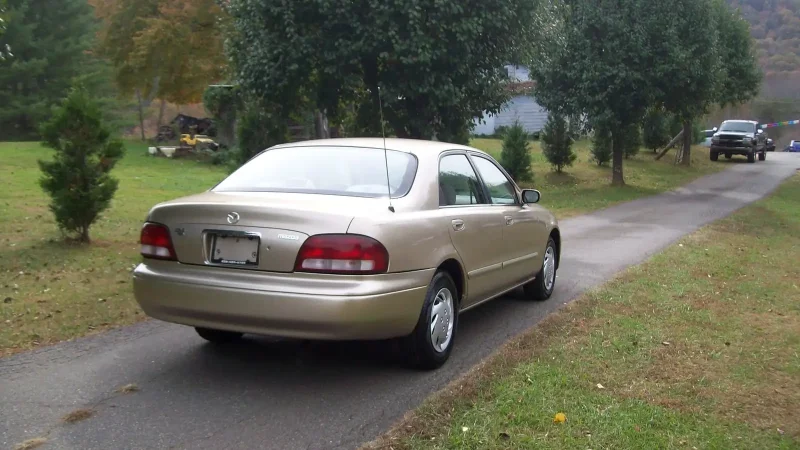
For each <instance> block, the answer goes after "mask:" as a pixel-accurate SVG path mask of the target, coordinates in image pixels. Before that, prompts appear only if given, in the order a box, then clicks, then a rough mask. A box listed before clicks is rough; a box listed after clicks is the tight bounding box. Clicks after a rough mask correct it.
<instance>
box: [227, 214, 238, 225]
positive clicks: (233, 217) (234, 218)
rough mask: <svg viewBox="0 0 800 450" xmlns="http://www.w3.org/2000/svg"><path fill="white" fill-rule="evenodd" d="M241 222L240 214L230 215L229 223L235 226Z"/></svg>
mask: <svg viewBox="0 0 800 450" xmlns="http://www.w3.org/2000/svg"><path fill="white" fill-rule="evenodd" d="M237 222H239V213H237V212H229V213H228V223H229V224H231V225H233V224H235V223H237Z"/></svg>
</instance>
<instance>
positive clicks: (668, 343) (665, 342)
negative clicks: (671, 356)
mask: <svg viewBox="0 0 800 450" xmlns="http://www.w3.org/2000/svg"><path fill="white" fill-rule="evenodd" d="M662 344H663V345H672V344H671V343H670V342H669V341H664V342H662Z"/></svg>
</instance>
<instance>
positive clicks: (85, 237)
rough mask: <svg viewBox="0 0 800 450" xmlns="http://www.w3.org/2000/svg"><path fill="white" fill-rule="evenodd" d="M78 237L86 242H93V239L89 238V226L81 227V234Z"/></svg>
mask: <svg viewBox="0 0 800 450" xmlns="http://www.w3.org/2000/svg"><path fill="white" fill-rule="evenodd" d="M78 239H79V240H80V241H81V242H83V243H85V244H88V243H89V242H91V239H89V227H82V228H81V236H80V238H78Z"/></svg>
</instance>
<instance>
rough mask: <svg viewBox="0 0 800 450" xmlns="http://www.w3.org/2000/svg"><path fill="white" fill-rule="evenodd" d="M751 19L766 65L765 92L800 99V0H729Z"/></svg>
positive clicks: (759, 52) (762, 62) (774, 95)
mask: <svg viewBox="0 0 800 450" xmlns="http://www.w3.org/2000/svg"><path fill="white" fill-rule="evenodd" d="M728 3H730V5H731V6H733V7H734V8H739V9H740V10H741V11H742V15H743V16H744V18H745V19H747V20H748V21H749V22H750V26H751V33H752V35H753V37H754V38H755V39H756V42H757V48H758V56H759V59H760V61H761V66H762V67H763V68H764V74H765V79H764V86H763V89H762V94H763V95H765V96H767V97H784V98H785V97H789V98H800V0H728Z"/></svg>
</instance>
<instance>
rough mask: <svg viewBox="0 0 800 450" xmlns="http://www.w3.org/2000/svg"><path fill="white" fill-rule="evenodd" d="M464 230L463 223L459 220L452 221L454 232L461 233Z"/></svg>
mask: <svg viewBox="0 0 800 450" xmlns="http://www.w3.org/2000/svg"><path fill="white" fill-rule="evenodd" d="M464 228H465V226H464V221H463V220H461V219H455V220H453V229H454V230H456V231H462V230H463V229H464Z"/></svg>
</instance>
